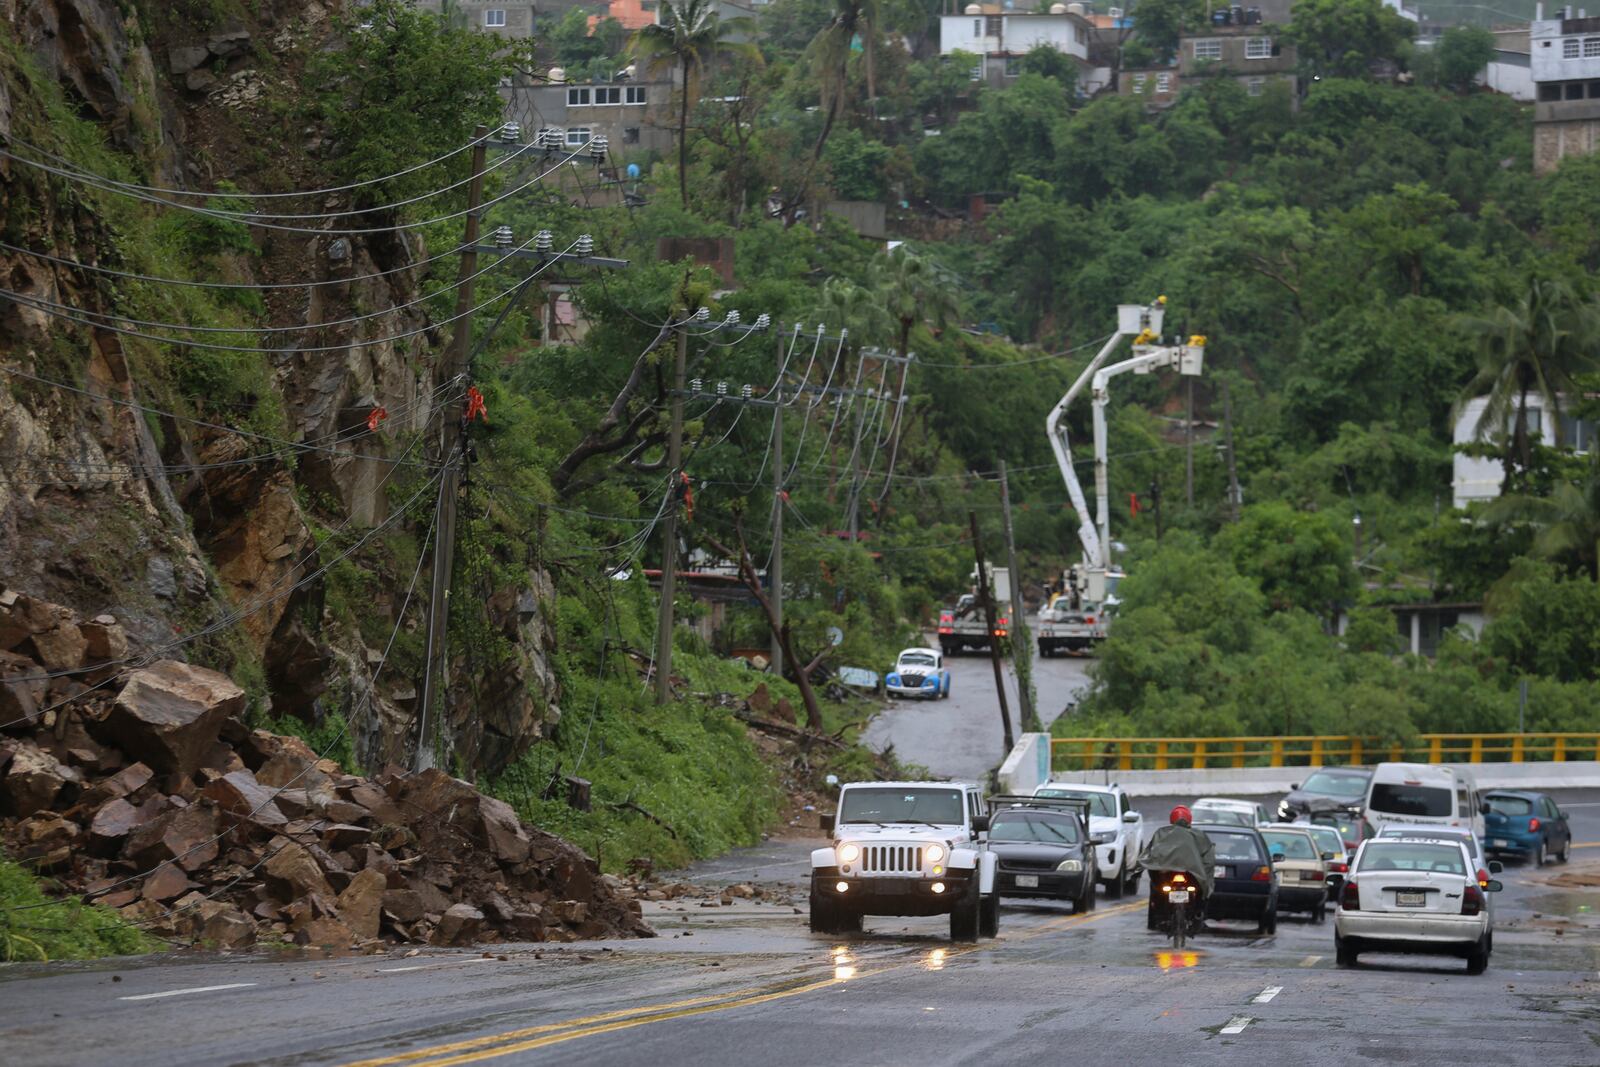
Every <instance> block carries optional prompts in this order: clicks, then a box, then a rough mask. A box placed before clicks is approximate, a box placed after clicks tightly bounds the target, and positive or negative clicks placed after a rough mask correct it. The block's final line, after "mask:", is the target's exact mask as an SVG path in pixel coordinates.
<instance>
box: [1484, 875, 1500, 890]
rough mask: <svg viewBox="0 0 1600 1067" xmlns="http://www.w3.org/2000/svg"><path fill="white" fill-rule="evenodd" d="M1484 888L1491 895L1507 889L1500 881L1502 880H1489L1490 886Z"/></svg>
mask: <svg viewBox="0 0 1600 1067" xmlns="http://www.w3.org/2000/svg"><path fill="white" fill-rule="evenodd" d="M1484 888H1485V889H1487V890H1488V891H1489V892H1491V893H1498V892H1500V890H1502V889H1504V888H1505V885H1504V884H1503V883H1502V882H1501V881H1500V879H1498V878H1491V879H1489V884H1488V885H1486V886H1484Z"/></svg>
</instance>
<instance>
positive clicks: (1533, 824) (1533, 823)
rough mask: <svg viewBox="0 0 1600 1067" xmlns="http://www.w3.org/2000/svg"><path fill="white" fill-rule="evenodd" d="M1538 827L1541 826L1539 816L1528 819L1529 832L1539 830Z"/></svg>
mask: <svg viewBox="0 0 1600 1067" xmlns="http://www.w3.org/2000/svg"><path fill="white" fill-rule="evenodd" d="M1538 828H1539V820H1538V818H1537V817H1535V818H1532V819H1529V820H1528V832H1529V833H1532V832H1533V831H1535V830H1537V829H1538Z"/></svg>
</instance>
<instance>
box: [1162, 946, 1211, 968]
mask: <svg viewBox="0 0 1600 1067" xmlns="http://www.w3.org/2000/svg"><path fill="white" fill-rule="evenodd" d="M1155 964H1156V966H1157V967H1159V968H1161V969H1162V970H1163V971H1181V970H1184V969H1186V968H1189V967H1198V966H1200V953H1198V952H1191V951H1187V950H1186V951H1183V952H1157V953H1156V954H1155Z"/></svg>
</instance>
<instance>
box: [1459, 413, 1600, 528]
mask: <svg viewBox="0 0 1600 1067" xmlns="http://www.w3.org/2000/svg"><path fill="white" fill-rule="evenodd" d="M1488 403H1489V400H1488V398H1487V397H1481V396H1480V397H1474V398H1473V399H1471V400H1469V401H1467V402H1466V403H1465V404H1464V405H1462V407H1461V410H1460V411H1459V412H1457V413H1456V428H1455V434H1454V436H1453V438H1452V439H1453V440H1454V442H1455V443H1456V444H1458V445H1467V444H1473V443H1474V442H1483V441H1488V440H1490V439H1492V438H1493V437H1494V436H1495V434H1494V433H1492V432H1491V433H1485V434H1479V433H1478V432H1477V431H1478V421H1479V420H1480V419H1482V418H1483V409H1484V408H1485V407H1486V406H1487V405H1488ZM1562 406H1563V407H1566V406H1567V405H1566V404H1565V403H1564V404H1563V405H1562ZM1512 417H1513V418H1515V417H1516V415H1515V412H1513V414H1512ZM1560 421H1561V425H1560V426H1559V428H1557V427H1553V426H1552V425H1551V424H1552V423H1553V422H1555V419H1553V418H1547V417H1546V414H1545V410H1544V400H1543V398H1541V397H1539V396H1538V395H1531V396H1529V397H1528V437H1529V439H1530V440H1532V441H1533V442H1534V443H1535V444H1541V445H1546V446H1549V447H1555V446H1558V445H1559V446H1560V447H1562V448H1570V449H1572V450H1573V451H1574V452H1577V453H1579V454H1580V455H1581V454H1585V453H1587V452H1588V451H1589V449H1590V448H1592V447H1593V445H1594V440H1595V423H1594V422H1593V421H1592V420H1590V419H1575V418H1573V417H1571V416H1570V415H1567V414H1565V413H1563V414H1562V416H1561V420H1560ZM1486 429H1487V428H1486ZM1507 430H1508V432H1509V427H1508V428H1507ZM1558 430H1559V432H1557V431H1558ZM1504 473H1505V469H1504V467H1503V466H1502V465H1501V463H1500V461H1499V460H1497V459H1486V458H1482V457H1478V456H1464V455H1462V454H1460V453H1459V452H1458V453H1456V456H1455V471H1454V474H1453V476H1452V478H1451V500H1452V503H1453V504H1454V506H1455V507H1458V508H1464V507H1466V506H1467V505H1468V504H1469V503H1471V502H1472V501H1474V500H1493V499H1494V498H1495V497H1497V496H1499V495H1500V481H1501V479H1502V477H1503V476H1504Z"/></svg>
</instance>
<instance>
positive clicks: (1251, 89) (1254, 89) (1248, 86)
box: [1244, 78, 1267, 96]
mask: <svg viewBox="0 0 1600 1067" xmlns="http://www.w3.org/2000/svg"><path fill="white" fill-rule="evenodd" d="M1266 85H1267V79H1265V78H1251V79H1250V80H1249V81H1247V82H1245V83H1244V87H1245V91H1246V92H1248V93H1249V94H1250V95H1251V96H1260V95H1261V92H1262V90H1263V89H1265V88H1266Z"/></svg>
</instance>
